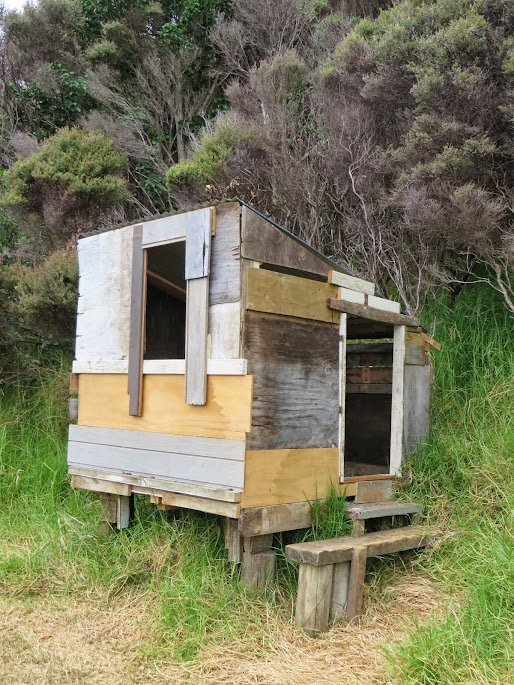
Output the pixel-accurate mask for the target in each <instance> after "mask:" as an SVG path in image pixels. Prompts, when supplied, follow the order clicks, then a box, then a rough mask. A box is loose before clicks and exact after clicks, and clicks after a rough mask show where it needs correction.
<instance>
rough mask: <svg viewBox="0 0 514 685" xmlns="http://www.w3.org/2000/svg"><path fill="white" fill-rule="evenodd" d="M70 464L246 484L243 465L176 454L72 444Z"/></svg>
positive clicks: (203, 481)
mask: <svg viewBox="0 0 514 685" xmlns="http://www.w3.org/2000/svg"><path fill="white" fill-rule="evenodd" d="M68 464H69V465H70V466H71V467H73V466H82V467H85V468H103V469H109V470H111V471H113V472H118V473H126V474H129V475H130V474H133V475H148V476H153V477H157V478H158V477H161V478H172V479H174V478H176V479H178V480H189V481H198V482H200V483H211V484H213V485H225V486H227V487H233V488H242V487H243V484H244V462H241V461H235V460H229V459H213V458H210V457H199V456H192V455H190V454H180V453H176V452H154V451H153V450H145V449H134V448H130V447H116V446H113V445H95V444H93V443H87V442H74V441H70V442H69V443H68Z"/></svg>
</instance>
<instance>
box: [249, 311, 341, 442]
mask: <svg viewBox="0 0 514 685" xmlns="http://www.w3.org/2000/svg"><path fill="white" fill-rule="evenodd" d="M338 347H339V332H338V328H337V326H333V327H332V326H326V325H324V324H316V323H308V322H302V321H295V320H291V319H283V318H279V317H273V316H268V315H265V314H259V313H256V312H246V317H245V329H244V352H245V355H247V356H248V364H249V373H251V374H253V376H254V396H253V409H252V430H251V432H250V435H249V436H248V448H249V449H252V450H255V449H261V450H262V449H286V448H287V449H294V448H298V449H300V448H308V447H332V446H334V445H337V443H338V422H339V412H338V407H339V400H338V393H339V358H338V354H339V352H338Z"/></svg>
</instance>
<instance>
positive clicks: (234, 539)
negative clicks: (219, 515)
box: [225, 516, 243, 564]
mask: <svg viewBox="0 0 514 685" xmlns="http://www.w3.org/2000/svg"><path fill="white" fill-rule="evenodd" d="M238 523H239V522H238V519H231V518H228V516H227V517H226V518H225V548H226V550H227V556H228V560H229V561H232V562H234V563H235V564H240V563H241V562H242V561H243V536H242V535H241V534H240V532H239V529H238Z"/></svg>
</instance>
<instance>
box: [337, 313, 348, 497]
mask: <svg viewBox="0 0 514 685" xmlns="http://www.w3.org/2000/svg"><path fill="white" fill-rule="evenodd" d="M347 318H348V315H347V314H344V313H343V312H341V318H340V320H339V482H341V483H342V482H343V480H344V422H345V407H346V323H347Z"/></svg>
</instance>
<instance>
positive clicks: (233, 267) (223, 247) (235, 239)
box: [209, 202, 241, 304]
mask: <svg viewBox="0 0 514 685" xmlns="http://www.w3.org/2000/svg"><path fill="white" fill-rule="evenodd" d="M240 252H241V231H240V206H239V202H230V203H226V204H222V205H219V206H218V207H217V208H216V234H215V235H214V236H213V238H212V243H211V273H210V293H209V304H221V303H223V302H238V301H239V300H240V299H241V254H240Z"/></svg>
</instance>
